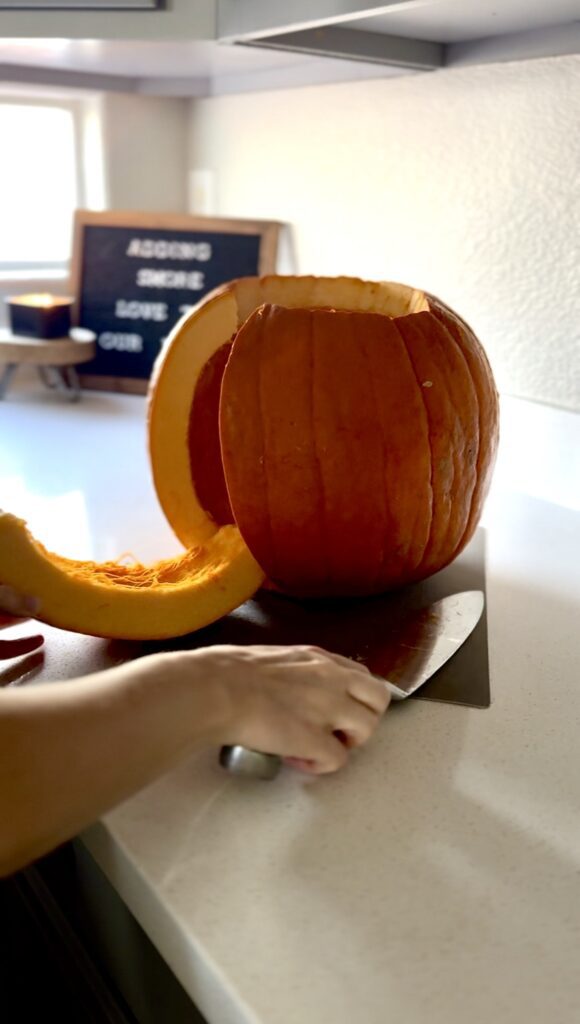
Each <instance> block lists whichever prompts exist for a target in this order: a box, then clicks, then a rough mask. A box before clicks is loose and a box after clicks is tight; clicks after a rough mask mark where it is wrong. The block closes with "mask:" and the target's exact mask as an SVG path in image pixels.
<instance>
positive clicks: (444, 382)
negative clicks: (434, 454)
mask: <svg viewBox="0 0 580 1024" xmlns="http://www.w3.org/2000/svg"><path fill="white" fill-rule="evenodd" d="M424 312H427V311H426V310H425V311H424ZM427 315H429V314H427ZM421 323H422V318H421V313H418V314H417V317H416V320H415V326H416V328H417V330H418V332H419V334H421V336H422V337H423V339H424V340H425V341H426V342H427V344H428V345H429V346H431V345H432V344H433V342H434V341H435V344H436V346H437V351H438V353H439V355H441V356H442V359H443V363H444V369H445V370H446V371H448V372H449V374H451V373H452V372H453V367H452V365H451V363H450V361H449V359H448V358H447V353H446V351H445V346H444V345H442V344H441V341H440V339H439V338H438V337H437V335H436V334H434V335H429V334H427V332H426V331H424V330H423V328H422V326H421ZM438 323H439V321H438ZM440 326H442V327H443V328H444V329H445V325H444V324H441V325H440ZM441 383H442V386H443V389H444V391H445V395H446V397H447V401H448V402H449V405H450V406H451V408H452V409H455V408H456V405H455V401H454V399H453V395H452V392H451V389H450V387H449V385H448V383H447V376H446V373H444V372H441ZM462 435H463V439H464V441H465V431H464V430H463V428H462ZM451 460H452V462H451V464H452V468H453V475H452V477H451V481H450V494H453V493H454V484H455V481H456V479H457V480H459V481H461V480H462V474H461V465H460V461H459V459H458V456H457V451H456V446H455V443H452V444H451ZM458 469H459V472H458ZM470 509H471V496H470ZM452 521H453V507H452V502H451V501H450V503H449V514H448V517H447V524H446V527H445V531H444V533H443V536H442V537H441V540H440V542H439V544H440V547H441V548H442V549H443V550H445V549H446V542H447V539H448V537H449V534H450V532H451V525H452ZM467 521H468V520H467ZM467 521H466V524H467ZM464 532H465V528H464V529H463V530H462V531H461V535H462V536H463V534H464ZM451 560H452V559H449V561H451Z"/></svg>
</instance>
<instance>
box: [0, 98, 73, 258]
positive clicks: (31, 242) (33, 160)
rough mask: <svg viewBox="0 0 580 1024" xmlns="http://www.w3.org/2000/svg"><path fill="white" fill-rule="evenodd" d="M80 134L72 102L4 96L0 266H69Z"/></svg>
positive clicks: (0, 124) (1, 109)
mask: <svg viewBox="0 0 580 1024" xmlns="http://www.w3.org/2000/svg"><path fill="white" fill-rule="evenodd" d="M77 136H78V133H77V126H76V117H75V112H74V109H73V107H72V105H66V104H62V105H60V104H49V103H40V102H38V103H35V102H34V101H32V100H31V101H30V102H10V101H6V102H5V101H0V139H2V158H1V159H0V271H2V270H8V271H18V270H29V269H32V268H39V269H55V270H58V269H64V268H66V266H67V263H68V260H69V258H70V250H71V237H72V217H73V211H74V210H75V209H76V207H77V206H79V205H81V196H80V195H79V169H78V160H77V153H78V137H77Z"/></svg>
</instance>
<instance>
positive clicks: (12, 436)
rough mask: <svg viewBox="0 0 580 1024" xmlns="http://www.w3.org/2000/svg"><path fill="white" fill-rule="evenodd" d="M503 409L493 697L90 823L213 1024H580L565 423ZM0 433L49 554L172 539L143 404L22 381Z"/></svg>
mask: <svg viewBox="0 0 580 1024" xmlns="http://www.w3.org/2000/svg"><path fill="white" fill-rule="evenodd" d="M502 406H503V410H502V411H503V416H502V434H503V436H502V445H501V453H500V460H499V464H498V467H497V471H496V475H495V479H494V487H493V491H492V495H491V497H490V499H489V501H488V504H487V507H486V513H485V517H484V525H485V526H486V527H487V530H488V543H487V547H488V626H489V649H490V671H491V686H492V699H493V703H492V706H491V708H490V709H488V710H476V709H469V708H461V707H456V706H451V705H449V704H435V703H428V702H422V701H414V702H410V703H409V704H405V705H399V706H398V707H396V708H395V709H394V710H393V711H391V712H389V714H388V715H387V717H386V718H385V721H384V723H383V725H382V727H381V729H380V731H379V734H378V736H377V737H376V739H375V740H374V742H373V743H372V744H370V745H369V746H368V747H367V748H365V749H364V751H361V752H359V753H358V754H357V755H356V756H355V757H353V758H352V761H351V764H350V765H349V767H348V768H347V769H346V770H344V771H342V772H340V773H339V774H337V775H335V776H328V777H325V778H321V779H314V780H311V779H305V778H303V777H302V776H300V775H297V774H295V773H292V772H290V771H288V772H286V773H284V774H283V775H282V776H281V777H279V778H278V779H277V780H276V781H275V782H274V783H259V782H251V781H249V780H245V781H242V780H237V779H233V778H230V777H229V776H225V775H224V774H223V772H222V771H221V769H219V767H218V766H217V764H216V756H215V752H214V751H211V752H204V753H201V754H199V755H198V756H196V757H193V758H191V759H190V760H189V761H188V762H187V763H186V764H184V765H183V766H182V767H181V768H180V769H179V770H178V771H175V772H173V773H171V774H169V775H167V776H165V777H164V778H163V779H162V780H160V781H159V782H158V783H156V784H155V785H153V786H151V787H149V788H148V789H146V790H144V791H143V792H142V793H141V794H139V795H138V796H136V797H134V798H133V799H131V800H130V801H128V802H127V803H125V804H124V805H122V806H121V807H119V808H118V809H117V810H115V811H114V812H113V813H111V814H109V815H108V816H107V817H106V819H105V820H104V821H103V822H101V823H99V824H98V825H95V826H94V827H93V828H92V829H90V830H89V831H88V832H87V833H86V834H85V835H84V837H83V840H84V842H85V844H86V846H87V847H88V848H89V850H90V851H91V853H92V854H93V856H94V857H95V859H96V861H97V862H98V864H99V865H100V866H101V868H102V869H103V870H104V871H105V873H106V874H107V876H108V877H109V879H110V880H111V882H112V883H113V885H114V886H115V888H116V889H117V891H118V892H119V894H120V895H121V896H122V898H123V899H124V900H125V902H126V903H127V905H128V906H129V908H130V909H131V910H132V912H133V913H134V915H135V916H136V918H137V919H138V920H139V922H140V923H141V925H142V926H143V928H144V929H145V931H146V933H147V934H148V935H149V937H150V939H151V940H152V941H153V943H154V944H155V945H156V946H157V948H158V949H159V951H160V952H161V954H162V956H163V957H164V958H165V960H166V961H167V963H168V964H169V966H170V967H171V968H172V970H173V971H174V972H175V974H176V975H177V977H178V978H179V979H180V981H181V983H182V985H183V986H184V987H185V988H186V990H187V991H188V992H189V993H190V994H191V996H192V998H193V999H194V1001H195V1002H196V1003H197V1005H198V1006H199V1008H200V1009H201V1010H202V1012H203V1013H204V1014H205V1016H206V1017H207V1019H208V1021H209V1022H210V1024H242V1022H243V1024H318V1022H320V1021H326V1020H329V1021H332V1022H333V1024H351V1022H352V1021H354V1020H356V1021H360V1022H361V1024H384V1022H387V1021H391V1020H393V1021H400V1022H402V1024H464V1022H466V1021H468V1022H469V1024H489V1022H491V1021H493V1022H494V1024H523V1022H525V1024H546V1022H555V1024H573V1022H574V1024H576V1022H577V1020H578V1012H579V1010H578V1008H579V1006H580V964H579V953H578V950H579V949H580V583H579V578H580V572H579V570H580V514H579V511H580V417H579V416H577V415H574V414H572V413H566V412H564V411H561V410H555V409H551V408H549V407H545V406H540V405H533V404H531V403H526V402H521V401H518V400H515V399H503V400H502ZM0 439H1V440H0V504H1V505H4V506H5V507H7V508H10V510H11V511H15V512H17V513H19V514H22V515H24V516H25V517H27V518H28V519H29V521H30V524H31V526H32V528H33V529H36V531H37V533H38V534H39V535H40V536H41V537H42V539H44V540H45V541H46V542H47V543H48V544H49V546H52V547H54V548H55V549H57V550H59V552H60V553H62V554H69V555H71V556H75V557H89V556H91V557H97V558H104V557H113V556H114V555H118V554H119V553H120V552H121V551H123V550H126V549H127V548H130V549H131V550H133V551H134V552H135V554H137V555H138V556H139V557H142V558H153V557H160V556H162V555H164V554H166V553H170V552H171V550H173V549H175V550H176V549H177V548H176V547H175V548H174V541H173V539H172V538H171V535H170V533H169V530H168V528H167V527H166V526H165V524H164V523H163V521H162V519H161V516H160V513H159V511H158V509H157V508H156V505H155V500H154V497H153V494H152V491H151V485H150V482H149V477H148V470H147V464H146V456H145V449H144V405H143V400H142V399H140V398H133V397H128V396H113V395H94V396H85V397H84V398H83V401H82V402H81V403H80V404H79V405H78V406H76V407H73V406H65V405H64V404H62V403H60V402H58V400H57V399H55V398H54V396H52V395H50V394H47V395H43V394H34V395H30V396H25V395H14V396H13V398H12V399H11V400H10V401H7V402H5V403H3V404H2V407H1V408H0ZM7 439H9V440H8V441H7ZM40 439H42V446H41V445H40ZM110 480H112V481H113V484H112V486H111V485H110V484H109V481H110ZM105 482H107V487H106V488H105V487H104V484H105ZM112 494H114V495H115V503H114V506H113V504H112V502H111V497H110V496H111V495H112ZM124 500H125V501H126V503H127V504H126V507H127V509H128V513H127V516H126V517H125V516H123V515H122V513H121V512H120V511H119V512H117V509H119V510H120V509H121V508H122V507H123V502H124ZM136 510H137V511H136ZM136 515H138V518H137V519H136V518H135V517H136ZM47 517H48V518H47ZM75 524H76V526H75Z"/></svg>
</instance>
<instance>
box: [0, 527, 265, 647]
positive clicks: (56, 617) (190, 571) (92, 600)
mask: <svg viewBox="0 0 580 1024" xmlns="http://www.w3.org/2000/svg"><path fill="white" fill-rule="evenodd" d="M0 578H1V579H2V582H3V583H5V584H8V586H13V587H15V588H16V589H17V590H19V591H20V592H22V593H27V594H34V595H35V597H37V598H38V600H39V602H40V611H39V612H38V615H37V618H38V619H40V621H41V622H46V623H48V624H49V625H52V626H58V627H59V628H61V629H68V630H73V631H75V632H78V633H86V634H89V635H93V636H103V637H116V638H120V639H125V640H153V639H162V638H165V637H174V636H182V635H184V634H186V633H191V632H193V631H194V630H196V629H201V628H203V627H204V626H207V625H209V624H210V623H211V622H215V621H216V620H217V619H219V618H221V617H222V616H223V615H226V614H227V613H228V612H230V611H232V610H233V609H234V608H237V607H238V605H240V604H241V603H242V602H243V601H246V600H247V599H248V598H249V597H251V595H252V594H253V593H254V592H255V591H256V590H257V589H258V587H259V586H260V584H261V582H262V580H263V578H264V574H263V572H262V571H261V569H260V567H259V566H258V565H257V563H256V562H255V560H254V559H253V558H252V556H251V555H250V553H249V551H248V549H247V547H246V545H245V544H244V542H243V541H242V540H241V538H240V535H239V533H238V531H237V529H236V528H235V527H233V526H229V527H228V526H226V527H223V528H222V529H221V530H219V531H217V532H216V533H215V534H214V536H213V537H211V538H210V539H209V540H208V541H206V542H205V543H204V544H200V545H199V546H198V547H196V548H192V549H190V550H189V551H186V552H185V553H184V554H183V555H180V556H179V557H177V558H174V559H165V560H163V561H161V562H157V563H155V564H154V565H152V566H143V565H139V564H134V565H123V564H118V563H115V562H103V563H96V562H84V561H76V560H74V559H69V558H63V557H61V556H59V555H54V554H52V553H50V552H48V551H47V550H46V549H45V548H44V547H43V545H42V544H40V543H39V542H38V541H36V540H35V539H34V538H33V537H32V535H31V534H30V532H29V531H28V529H27V527H26V523H25V522H24V521H23V520H22V519H18V518H17V517H16V516H13V515H10V514H9V513H7V512H2V513H0Z"/></svg>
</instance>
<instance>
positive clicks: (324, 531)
mask: <svg viewBox="0 0 580 1024" xmlns="http://www.w3.org/2000/svg"><path fill="white" fill-rule="evenodd" d="M308 351H309V353H310V360H309V362H310V422H311V424H312V453H313V457H314V466H315V473H316V478H317V481H318V495H319V497H318V506H319V508H320V522H321V524H322V525H321V529H320V530H319V535H320V550H321V552H322V553H323V555H324V564H325V566H326V575H327V578H328V580H332V577H333V574H332V568H331V563H330V558H329V554H328V548H327V546H326V543H325V540H326V537H327V536H328V519H327V514H326V513H327V504H326V495H325V492H324V476H323V473H322V465H321V462H320V456H319V454H318V447H317V443H316V417H315V415H314V390H315V389H314V356H315V351H314V317H313V316H312V312H311V313H310V316H309V317H308Z"/></svg>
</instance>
